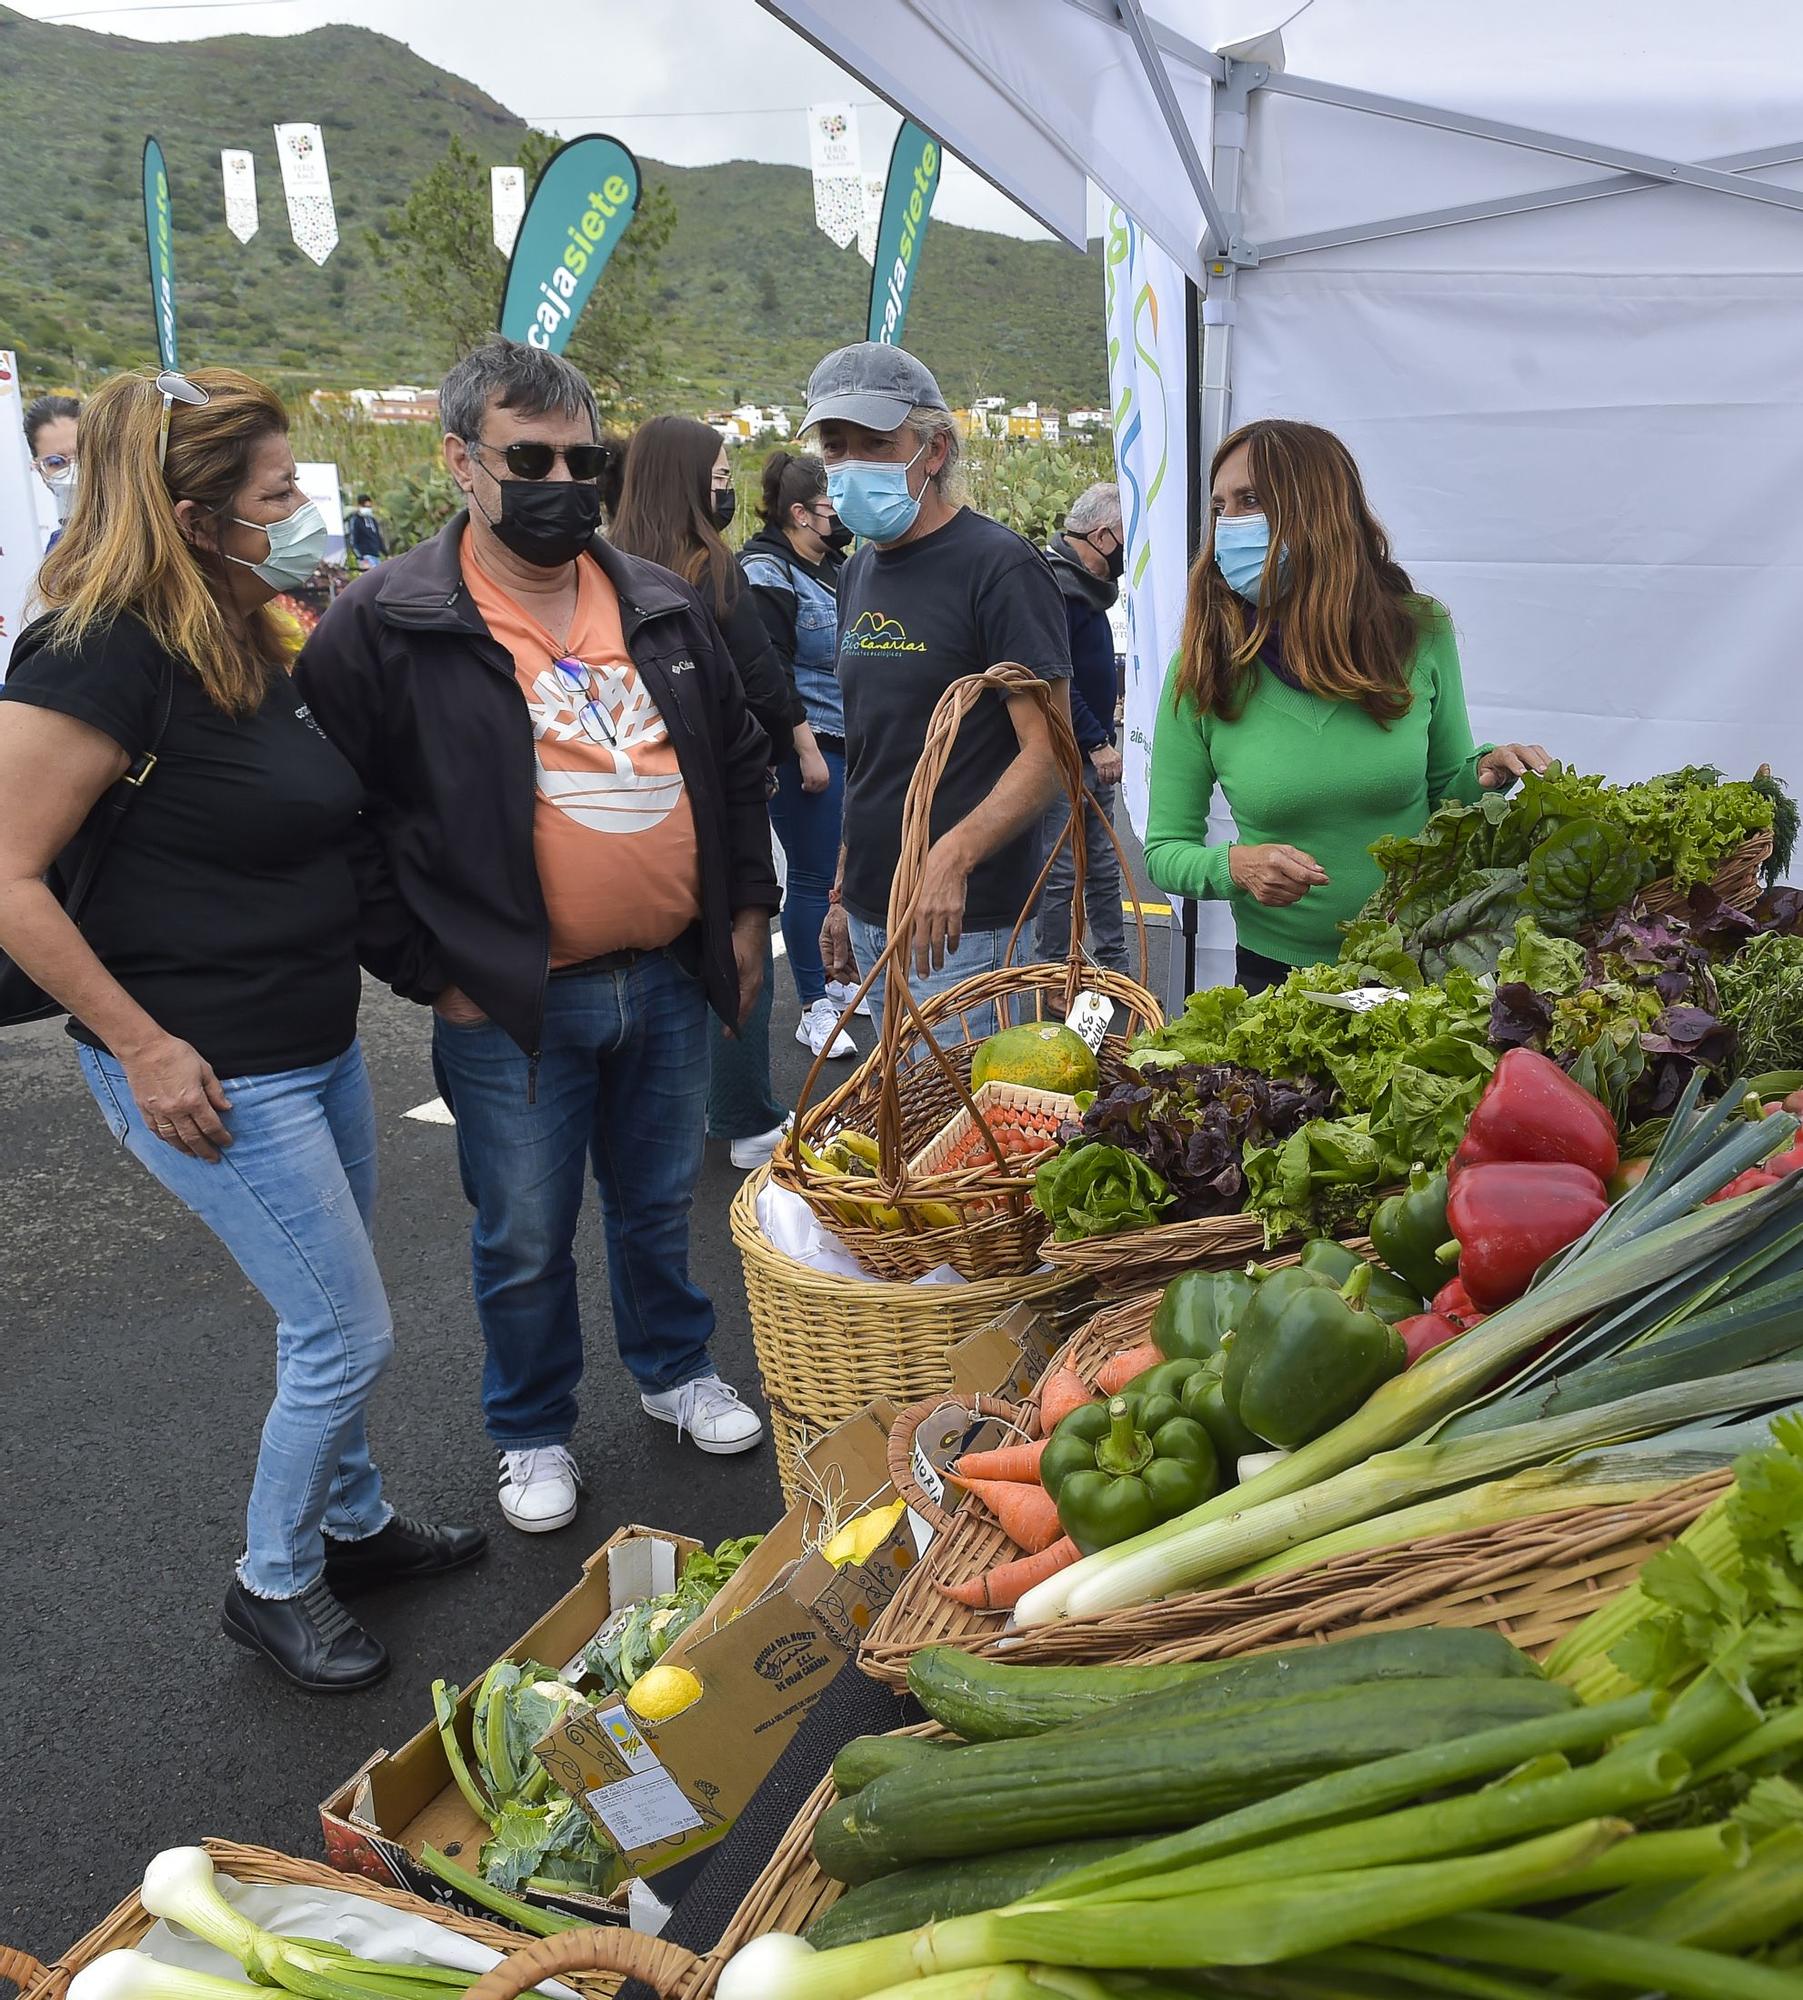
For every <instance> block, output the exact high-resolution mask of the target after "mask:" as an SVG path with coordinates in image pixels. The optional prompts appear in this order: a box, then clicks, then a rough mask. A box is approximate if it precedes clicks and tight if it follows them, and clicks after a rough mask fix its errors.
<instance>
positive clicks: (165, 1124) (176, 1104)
mask: <svg viewBox="0 0 1803 2000" xmlns="http://www.w3.org/2000/svg"><path fill="white" fill-rule="evenodd" d="M120 1060H121V1062H122V1063H123V1064H124V1067H125V1080H126V1082H127V1083H128V1084H130V1085H131V1094H132V1096H133V1097H134V1098H136V1099H137V1103H138V1109H139V1110H140V1111H141V1112H142V1113H143V1114H144V1122H145V1124H146V1125H148V1126H149V1127H150V1129H151V1131H153V1132H154V1133H155V1134H156V1136H157V1137H158V1138H159V1139H161V1140H162V1142H163V1144H164V1145H165V1146H173V1147H174V1148H175V1150H176V1151H177V1152H178V1153H187V1154H189V1155H190V1156H191V1157H192V1158H194V1159H196V1160H217V1159H218V1158H219V1155H220V1153H221V1152H222V1151H223V1150H224V1148H226V1147H227V1146H229V1145H230V1144H231V1143H232V1135H231V1134H230V1133H229V1132H228V1131H227V1130H226V1129H225V1126H224V1124H223V1122H222V1121H221V1119H220V1116H219V1114H220V1113H221V1112H222V1111H229V1110H230V1109H231V1108H232V1100H231V1099H230V1098H229V1097H227V1096H226V1094H225V1092H224V1091H223V1090H222V1089H221V1088H220V1084H219V1079H218V1077H216V1076H215V1075H214V1074H213V1071H212V1067H211V1065H210V1064H209V1063H208V1062H207V1061H206V1059H205V1058H204V1057H203V1056H202V1055H201V1053H200V1051H199V1050H198V1049H194V1048H190V1047H189V1045H188V1044H187V1043H186V1042H183V1041H178V1040H177V1039H176V1037H175V1036H174V1035H164V1036H162V1037H161V1038H160V1039H159V1040H157V1041H155V1042H152V1043H151V1044H150V1046H149V1047H148V1048H147V1049H145V1050H144V1051H143V1052H142V1053H140V1054H136V1055H132V1056H129V1057H121V1058H120Z"/></svg>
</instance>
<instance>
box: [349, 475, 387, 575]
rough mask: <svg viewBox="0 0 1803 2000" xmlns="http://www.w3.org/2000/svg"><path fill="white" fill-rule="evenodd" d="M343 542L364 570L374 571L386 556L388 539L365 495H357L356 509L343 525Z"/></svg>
mask: <svg viewBox="0 0 1803 2000" xmlns="http://www.w3.org/2000/svg"><path fill="white" fill-rule="evenodd" d="M344 540H345V545H346V546H347V547H348V548H349V550H350V552H351V554H352V555H353V556H355V557H356V559H357V561H358V563H359V565H360V566H361V567H362V568H364V569H374V568H375V566H376V565H377V563H379V562H382V561H384V560H385V559H386V557H387V555H388V538H387V537H386V536H385V535H384V534H383V533H382V524H381V522H380V521H378V520H377V519H376V503H375V501H374V500H373V499H371V497H370V496H369V495H368V494H367V493H359V494H358V495H357V505H356V509H355V511H354V512H353V513H352V514H351V515H350V517H349V518H348V519H347V520H346V521H345V524H344Z"/></svg>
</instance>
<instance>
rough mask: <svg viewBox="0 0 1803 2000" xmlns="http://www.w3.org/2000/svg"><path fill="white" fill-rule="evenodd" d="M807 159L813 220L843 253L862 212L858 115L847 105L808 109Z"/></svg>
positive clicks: (812, 105)
mask: <svg viewBox="0 0 1803 2000" xmlns="http://www.w3.org/2000/svg"><path fill="white" fill-rule="evenodd" d="M808 159H809V161H810V163H811V164H812V166H813V169H814V220H815V221H816V222H817V223H818V224H819V225H820V227H821V228H822V229H823V230H824V231H825V232H826V234H827V235H828V236H829V237H831V238H832V240H833V242H835V243H836V244H837V245H838V246H839V248H840V249H841V250H843V249H844V248H845V246H846V245H847V244H848V243H850V242H851V241H852V239H853V238H854V237H855V236H856V235H857V233H858V224H859V222H860V221H861V220H862V217H863V213H864V184H863V173H862V170H861V167H860V163H859V151H858V114H857V112H856V111H855V110H854V109H853V108H852V106H851V105H849V104H810V105H809V106H808Z"/></svg>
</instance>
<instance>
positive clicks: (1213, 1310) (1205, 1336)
mask: <svg viewBox="0 0 1803 2000" xmlns="http://www.w3.org/2000/svg"><path fill="white" fill-rule="evenodd" d="M1251 1302H1252V1280H1251V1279H1250V1278H1249V1277H1247V1275H1246V1273H1245V1272H1244V1271H1185V1272H1184V1273H1183V1274H1182V1276H1181V1277H1176V1278H1173V1279H1172V1280H1171V1282H1170V1283H1169V1284H1168V1285H1166V1286H1165V1288H1164V1297H1163V1298H1161V1299H1160V1300H1159V1301H1158V1310H1157V1311H1156V1312H1155V1313H1154V1314H1153V1315H1152V1345H1153V1346H1154V1347H1156V1348H1157V1349H1158V1351H1159V1353H1160V1354H1162V1355H1164V1356H1165V1357H1166V1358H1167V1359H1168V1360H1171V1361H1183V1360H1194V1361H1206V1360H1207V1359H1208V1358H1209V1356H1210V1355H1213V1354H1218V1353H1219V1352H1220V1351H1221V1342H1222V1340H1223V1338H1224V1337H1225V1336H1226V1335H1227V1334H1228V1333H1230V1332H1231V1331H1232V1330H1233V1329H1234V1328H1235V1327H1236V1326H1238V1325H1239V1323H1240V1319H1241V1317H1242V1315H1243V1314H1244V1313H1245V1310H1246V1308H1247V1306H1248V1305H1249V1304H1251Z"/></svg>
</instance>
